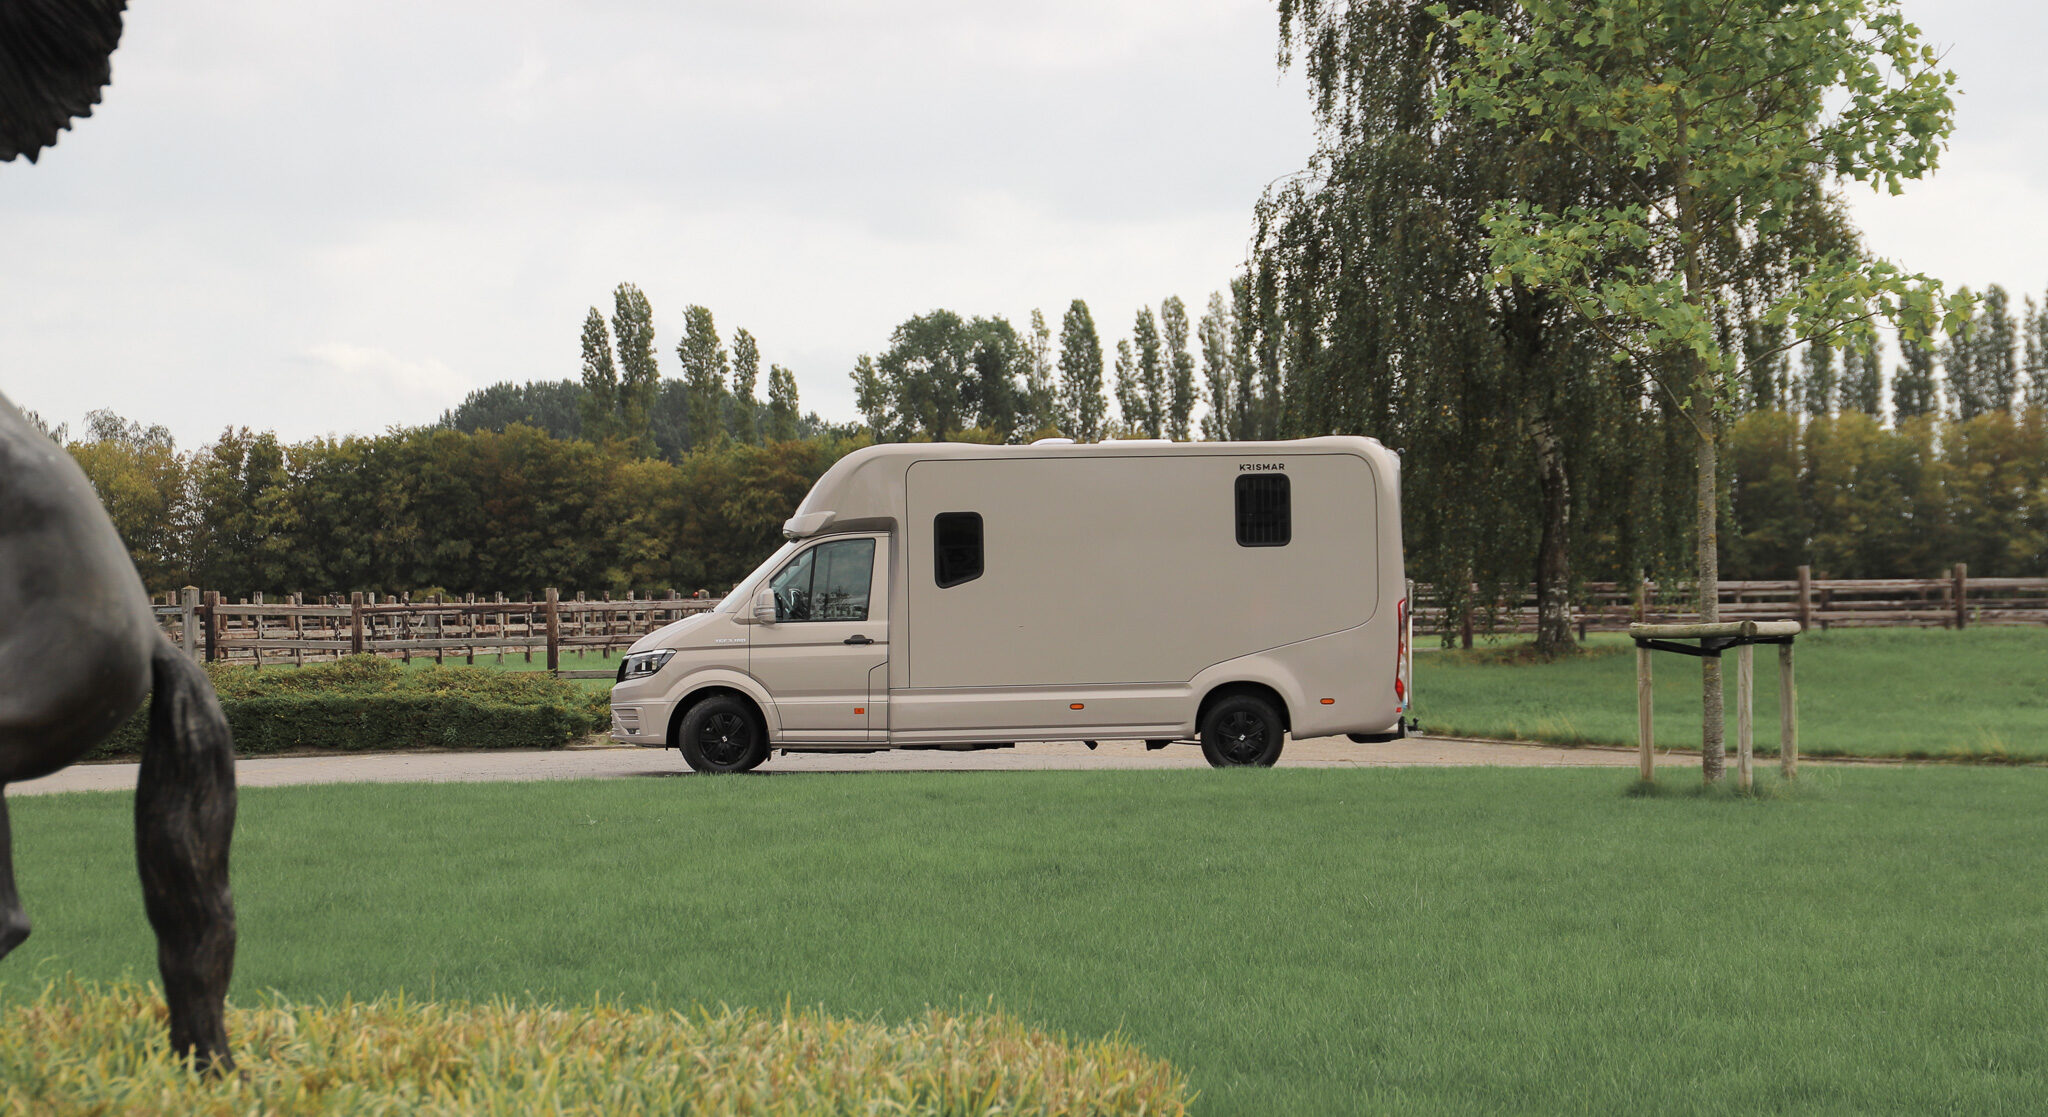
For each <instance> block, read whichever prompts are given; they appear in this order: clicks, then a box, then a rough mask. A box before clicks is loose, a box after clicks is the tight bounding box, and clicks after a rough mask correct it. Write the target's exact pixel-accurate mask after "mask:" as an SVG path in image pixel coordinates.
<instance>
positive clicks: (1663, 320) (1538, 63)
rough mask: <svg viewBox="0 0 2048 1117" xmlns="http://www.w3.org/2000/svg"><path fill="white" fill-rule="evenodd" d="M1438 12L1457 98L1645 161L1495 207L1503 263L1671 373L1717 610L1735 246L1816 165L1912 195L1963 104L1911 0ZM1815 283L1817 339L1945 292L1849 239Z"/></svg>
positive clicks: (1796, 294) (1821, 263) (1801, 187)
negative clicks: (1618, 184)
mask: <svg viewBox="0 0 2048 1117" xmlns="http://www.w3.org/2000/svg"><path fill="white" fill-rule="evenodd" d="M1436 11H1437V12H1438V13H1439V14H1440V15H1441V16H1442V18H1443V19H1444V20H1445V22H1446V24H1447V26H1448V27H1449V29H1450V30H1451V31H1453V32H1454V33H1455V34H1456V36H1457V38H1458V40H1459V41H1460V43H1461V44H1463V45H1464V46H1465V47H1466V49H1467V50H1468V51H1469V54H1468V56H1467V57H1466V58H1464V59H1462V60H1461V61H1460V62H1459V64H1458V71H1457V77H1456V80H1455V82H1454V83H1453V87H1452V88H1451V89H1450V90H1449V91H1447V96H1446V98H1445V103H1446V105H1447V106H1450V105H1455V106H1464V107H1467V108H1469V109H1470V110H1471V111H1474V112H1476V113H1478V114H1480V115H1482V116H1485V117H1487V118H1488V119H1491V120H1494V121H1497V122H1501V123H1503V124H1506V123H1508V122H1514V121H1535V122H1538V123H1540V125H1541V127H1542V128H1543V129H1544V131H1543V133H1542V139H1543V140H1544V141H1545V142H1548V143H1553V144H1556V145H1558V146H1560V147H1562V148H1564V149H1566V150H1572V151H1578V152H1581V153H1587V154H1589V155H1590V156H1592V157H1594V158H1601V159H1610V158H1611V159H1612V160H1613V163H1614V165H1617V166H1625V167H1630V168H1634V169H1635V170H1636V171H1637V173H1636V174H1634V175H1633V176H1632V181H1633V185H1634V190H1633V196H1632V197H1628V198H1621V199H1616V200H1615V201H1613V202H1609V203H1605V204H1597V205H1576V206H1565V207H1561V208H1553V207H1551V206H1547V205H1545V204H1543V203H1542V202H1540V201H1535V200H1526V199H1525V200H1518V201H1514V202H1510V203H1505V204H1496V205H1495V206H1493V207H1491V208H1490V209H1489V211H1488V213H1487V216H1486V221H1487V225H1488V230H1489V235H1490V245H1491V254H1492V261H1493V265H1494V268H1495V278H1496V279H1497V280H1498V281H1503V282H1509V283H1521V284H1527V285H1529V286H1532V287H1536V288H1539V289H1542V290H1546V291H1551V292H1555V293H1556V294H1557V295H1558V296H1559V297H1561V298H1563V299H1564V300H1566V301H1567V302H1568V303H1569V304H1570V305H1571V306H1573V307H1574V308H1576V309H1577V310H1579V311H1580V312H1581V313H1582V314H1583V315H1584V316H1585V317H1586V318H1587V320H1588V321H1590V322H1593V323H1595V324H1596V325H1597V327H1598V328H1599V329H1600V331H1601V333H1602V336H1603V337H1604V338H1605V340H1606V341H1607V342H1608V343H1609V344H1610V345H1611V346H1612V347H1613V348H1614V349H1615V350H1616V351H1617V352H1620V353H1624V354H1626V355H1628V356H1629V357H1631V358H1633V359H1634V360H1635V361H1636V362H1637V364H1638V365H1639V367H1642V368H1643V369H1645V371H1647V372H1650V373H1652V374H1653V375H1655V376H1657V377H1658V378H1659V382H1660V384H1661V386H1662V387H1663V388H1664V390H1665V391H1667V392H1669V393H1670V395H1671V396H1672V397H1673V399H1674V400H1675V402H1676V403H1677V405H1678V406H1679V407H1680V408H1681V409H1682V412H1683V414H1684V415H1685V417H1686V419H1687V421H1688V422H1689V423H1690V424H1691V426H1692V428H1693V430H1694V432H1695V435H1696V438H1695V445H1696V450H1697V471H1698V479H1697V480H1698V483H1697V487H1696V501H1695V505H1696V553H1697V559H1698V564H1697V574H1698V593H1699V602H1700V606H1699V607H1700V613H1701V616H1702V618H1703V619H1704V620H1706V621H1710V622H1711V621H1715V620H1718V619H1719V593H1718V590H1717V588H1716V582H1717V581H1718V577H1719V566H1718V532H1717V523H1716V512H1717V508H1718V503H1717V502H1718V499H1719V474H1720V470H1719V461H1718V456H1717V455H1718V449H1719V441H1720V433H1721V428H1722V426H1723V423H1724V421H1725V419H1726V417H1727V416H1728V415H1729V413H1730V411H1731V410H1732V404H1733V402H1734V398H1735V392H1734V389H1735V386H1736V384H1737V380H1736V376H1735V374H1736V372H1737V366H1736V364H1735V362H1734V361H1733V360H1731V359H1730V354H1729V353H1728V352H1727V349H1726V347H1725V345H1724V342H1723V338H1722V336H1721V335H1722V332H1723V331H1722V327H1723V325H1724V323H1725V321H1726V318H1727V305H1728V301H1729V296H1730V295H1731V293H1732V292H1733V291H1734V290H1735V289H1736V287H1737V286H1738V283H1739V280H1740V274H1739V261H1738V260H1737V259H1736V258H1735V254H1733V253H1730V252H1729V251H1727V248H1728V246H1731V245H1735V246H1751V245H1755V244H1758V243H1769V242H1771V241H1773V240H1776V239H1778V238H1779V237H1781V236H1783V235H1784V234H1786V233H1787V231H1788V226H1789V223H1790V221H1791V218H1792V210H1793V206H1794V203H1796V202H1797V201H1798V200H1799V199H1801V198H1802V197H1805V196H1808V195H1810V194H1811V192H1812V187H1813V181H1812V175H1813V173H1815V172H1819V173H1825V174H1827V175H1830V176H1835V177H1838V178H1851V179H1855V180H1857V181H1861V182H1870V183H1874V184H1877V185H1880V186H1883V187H1886V188H1889V189H1891V190H1892V191H1893V192H1897V191H1898V190H1899V189H1900V184H1901V183H1902V182H1903V181H1905V180H1908V179H1914V178H1918V177H1920V176H1921V175H1922V174H1924V173H1926V172H1927V171H1928V170H1930V169H1931V168H1932V167H1933V165H1934V162H1935V159H1936V156H1937V154H1938V152H1939V150H1940V146H1941V142H1942V139H1943V138H1944V137H1945V136H1946V135H1947V134H1948V132H1949V129H1950V128H1951V126H1952V123H1953V104H1952V102H1951V100H1950V96H1949V90H1950V89H1951V88H1952V86H1953V85H1954V81H1955V78H1954V75H1953V74H1951V73H1949V72H1947V71H1945V70H1942V69H1941V68H1940V62H1939V59H1938V57H1937V56H1936V55H1935V53H1934V51H1933V50H1932V49H1931V48H1929V47H1928V46H1926V45H1925V44H1923V43H1922V42H1921V41H1920V38H1919V31H1918V29H1917V28H1915V27H1913V26H1912V25H1911V24H1909V23H1907V22H1906V21H1905V20H1904V18H1903V17H1902V16H1901V15H1900V14H1899V12H1898V10H1897V5H1896V3H1894V2H1891V0H1792V2H1782V3H1770V4H1764V3H1742V2H1735V3H1731V2H1728V0H1607V2H1603V3H1601V4H1599V5H1597V6H1584V7H1582V6H1578V5H1574V4H1570V3H1566V2H1564V0H1529V2H1527V3H1525V4H1524V5H1523V8H1522V11H1523V12H1524V13H1526V15H1527V19H1526V21H1523V20H1508V19H1503V18H1501V17H1499V16H1495V15H1491V14H1488V13H1484V12H1465V13H1461V14H1456V15H1454V14H1452V13H1451V12H1450V11H1449V10H1448V9H1447V8H1446V7H1445V6H1444V5H1438V6H1437V7H1436ZM1798 263H1799V264H1800V265H1801V270H1803V271H1804V272H1805V277H1804V281H1803V282H1802V283H1800V284H1799V285H1798V286H1796V287H1794V288H1793V289H1791V290H1789V291H1787V292H1786V293H1784V294H1783V295H1781V296H1779V297H1778V298H1776V299H1773V300H1771V302H1770V303H1769V305H1768V306H1767V307H1766V308H1765V311H1764V314H1763V315H1762V317H1763V320H1764V321H1767V322H1785V323H1787V324H1788V325H1789V327H1790V332H1791V335H1792V336H1791V338H1790V339H1789V340H1791V341H1793V342H1797V343H1810V342H1814V341H1823V340H1826V339H1828V338H1831V337H1833V336H1834V335H1835V334H1837V333H1838V332H1839V331H1841V330H1842V329H1844V328H1845V327H1847V326H1849V325H1852V324H1854V323H1858V322H1865V321H1869V320H1872V319H1874V318H1879V317H1884V318H1889V319H1892V320H1895V321H1899V322H1900V323H1901V328H1902V330H1903V331H1904V332H1906V333H1907V334H1909V335H1912V336H1915V337H1918V336H1921V335H1923V334H1924V333H1925V332H1926V331H1927V330H1928V329H1930V328H1931V327H1932V326H1933V322H1934V319H1935V317H1936V316H1937V311H1938V309H1942V308H1941V307H1940V306H1939V304H1940V303H1942V302H1943V301H1946V302H1947V305H1946V307H1945V309H1946V310H1947V311H1948V314H1949V316H1950V317H1951V318H1954V317H1956V316H1957V315H1959V314H1960V313H1963V312H1964V310H1965V306H1964V305H1963V304H1960V303H1958V302H1957V301H1955V300H1943V299H1942V294H1941V291H1940V288H1939V287H1938V285H1936V284H1935V283H1934V282H1933V281H1932V280H1929V279H1926V278H1925V277H1921V276H1911V275H1907V274H1905V273H1904V272H1902V271H1901V270H1900V269H1899V268H1897V267H1895V266H1894V265H1891V264H1889V263H1887V262H1884V261H1881V260H1872V259H1868V258H1861V257H1857V256H1854V255H1851V254H1848V253H1834V254H1828V255H1823V256H1818V257H1816V256H1804V255H1802V256H1800V257H1799V258H1798ZM1701 663H1702V665H1703V670H1702V686H1701V690H1702V699H1703V707H1704V708H1703V722H1704V727H1703V734H1702V770H1703V773H1704V775H1705V777H1706V778H1707V779H1708V780H1709V781H1710V782H1711V781H1714V780H1718V779H1719V778H1720V777H1721V775H1722V773H1723V771H1724V756H1723V747H1722V746H1723V733H1722V724H1721V720H1722V696H1721V676H1720V665H1719V663H1718V662H1717V661H1716V660H1714V659H1712V658H1704V659H1702V660H1701Z"/></svg>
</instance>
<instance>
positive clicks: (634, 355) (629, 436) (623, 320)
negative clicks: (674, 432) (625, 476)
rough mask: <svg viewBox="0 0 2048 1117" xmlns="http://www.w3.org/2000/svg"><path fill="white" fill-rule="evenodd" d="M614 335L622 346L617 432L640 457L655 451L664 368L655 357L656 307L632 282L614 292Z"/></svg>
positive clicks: (617, 342)
mask: <svg viewBox="0 0 2048 1117" xmlns="http://www.w3.org/2000/svg"><path fill="white" fill-rule="evenodd" d="M612 338H613V340H614V342H615V343H616V344H617V345H618V347H619V394H618V414H617V431H618V434H619V437H621V438H623V439H625V440H626V442H627V443H628V444H629V445H630V446H632V448H633V450H634V452H635V453H638V454H639V455H640V456H641V457H649V456H651V455H653V453H654V449H655V446H654V432H653V429H652V422H653V415H654V401H655V397H656V396H657V395H658V394H659V393H660V391H661V368H660V366H659V365H657V364H656V363H655V360H654V308H653V307H651V306H649V305H648V303H647V296H646V295H644V294H641V292H640V288H638V287H635V286H633V285H632V284H631V283H621V284H619V286H618V289H617V290H616V291H614V292H612Z"/></svg>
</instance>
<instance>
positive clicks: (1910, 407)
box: [1892, 334, 1941, 423]
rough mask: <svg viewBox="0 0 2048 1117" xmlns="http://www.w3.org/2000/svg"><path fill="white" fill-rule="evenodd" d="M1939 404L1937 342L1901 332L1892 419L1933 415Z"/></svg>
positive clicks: (1901, 421) (1893, 376)
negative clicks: (1936, 366)
mask: <svg viewBox="0 0 2048 1117" xmlns="http://www.w3.org/2000/svg"><path fill="white" fill-rule="evenodd" d="M1940 406H1941V402H1940V400H1938V399H1936V398H1935V376H1934V346H1933V345H1931V344H1929V343H1927V342H1925V341H1921V340H1917V339H1915V338H1911V337H1907V336H1906V335H1904V334H1901V335H1899V368H1898V371H1897V372H1895V373H1893V374H1892V419H1893V421H1894V422H1898V423H1903V422H1905V421H1906V420H1907V419H1917V418H1919V417H1920V416H1923V415H1932V414H1934V413H1935V411H1936V410H1938V409H1939V408H1940Z"/></svg>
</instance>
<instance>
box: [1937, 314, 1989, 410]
mask: <svg viewBox="0 0 2048 1117" xmlns="http://www.w3.org/2000/svg"><path fill="white" fill-rule="evenodd" d="M1976 328H1977V323H1976V321H1975V320H1974V319H1969V318H1965V319H1963V320H1961V321H1957V322H1951V323H1949V326H1948V331H1947V336H1946V337H1944V338H1943V339H1942V341H1941V347H1940V349H1939V350H1938V352H1939V355H1940V358H1941V382H1942V385H1943V386H1944V387H1946V388H1947V389H1948V392H1947V394H1948V405H1949V411H1950V414H1951V416H1952V417H1953V418H1955V419H1957V420H1959V421H1968V420H1970V419H1974V418H1976V417H1977V416H1978V415H1981V414H1983V413H1984V405H1985V402H1986V396H1987V395H1988V393H1986V392H1985V391H1984V385H1983V382H1982V380H1981V379H1980V378H1979V377H1978V375H1977V347H1976V346H1975V345H1972V344H1970V338H1971V335H1972V334H1973V333H1974V332H1975V331H1976Z"/></svg>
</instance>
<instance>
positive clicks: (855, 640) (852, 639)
mask: <svg viewBox="0 0 2048 1117" xmlns="http://www.w3.org/2000/svg"><path fill="white" fill-rule="evenodd" d="M846 642H847V643H849V644H872V643H874V641H873V640H870V639H868V638H867V637H865V636H848V637H847V638H846Z"/></svg>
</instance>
